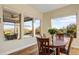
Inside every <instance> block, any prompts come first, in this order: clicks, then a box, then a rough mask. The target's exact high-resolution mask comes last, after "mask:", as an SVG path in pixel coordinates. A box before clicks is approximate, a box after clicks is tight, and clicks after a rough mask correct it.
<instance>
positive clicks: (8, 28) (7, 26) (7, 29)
mask: <svg viewBox="0 0 79 59" xmlns="http://www.w3.org/2000/svg"><path fill="white" fill-rule="evenodd" d="M13 33H14V23H11V22H4V34H13Z"/></svg>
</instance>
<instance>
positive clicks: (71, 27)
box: [51, 15, 77, 38]
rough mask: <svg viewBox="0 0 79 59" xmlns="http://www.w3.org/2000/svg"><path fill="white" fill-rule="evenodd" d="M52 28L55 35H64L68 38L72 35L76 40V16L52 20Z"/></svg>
mask: <svg viewBox="0 0 79 59" xmlns="http://www.w3.org/2000/svg"><path fill="white" fill-rule="evenodd" d="M51 26H52V29H51V30H53V31H55V33H63V34H64V35H65V36H66V37H69V36H70V34H72V35H73V37H74V38H76V32H77V30H76V15H72V16H67V17H60V18H55V19H52V20H51Z"/></svg>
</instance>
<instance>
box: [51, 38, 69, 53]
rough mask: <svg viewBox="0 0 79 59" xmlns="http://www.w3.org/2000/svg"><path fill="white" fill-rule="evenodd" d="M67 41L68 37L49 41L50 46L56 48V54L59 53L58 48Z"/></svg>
mask: <svg viewBox="0 0 79 59" xmlns="http://www.w3.org/2000/svg"><path fill="white" fill-rule="evenodd" d="M67 42H68V39H66V38H65V39H63V40H62V39H54V40H53V43H52V44H51V43H50V47H55V48H56V55H60V48H61V47H63V46H65V45H66V44H67Z"/></svg>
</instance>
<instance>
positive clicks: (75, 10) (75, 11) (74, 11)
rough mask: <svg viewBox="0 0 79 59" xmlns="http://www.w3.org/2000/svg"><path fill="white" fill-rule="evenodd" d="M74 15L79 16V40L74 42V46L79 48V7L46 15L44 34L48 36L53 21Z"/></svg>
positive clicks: (78, 32)
mask: <svg viewBox="0 0 79 59" xmlns="http://www.w3.org/2000/svg"><path fill="white" fill-rule="evenodd" d="M74 14H75V15H77V39H75V40H74V41H73V46H74V47H78V48H79V31H78V30H79V5H69V6H66V7H63V8H60V9H57V10H54V11H50V12H47V13H44V14H43V16H44V18H43V22H44V23H43V32H44V33H47V34H48V32H47V31H48V28H51V19H53V18H57V17H63V16H68V15H74Z"/></svg>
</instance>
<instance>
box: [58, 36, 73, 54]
mask: <svg viewBox="0 0 79 59" xmlns="http://www.w3.org/2000/svg"><path fill="white" fill-rule="evenodd" d="M72 41H73V37H70V41H69V44H68V47H67V48H66V46H64V47H63V48H61V49H60V50H61V53H64V54H66V55H69V53H70V48H71V44H72Z"/></svg>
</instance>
